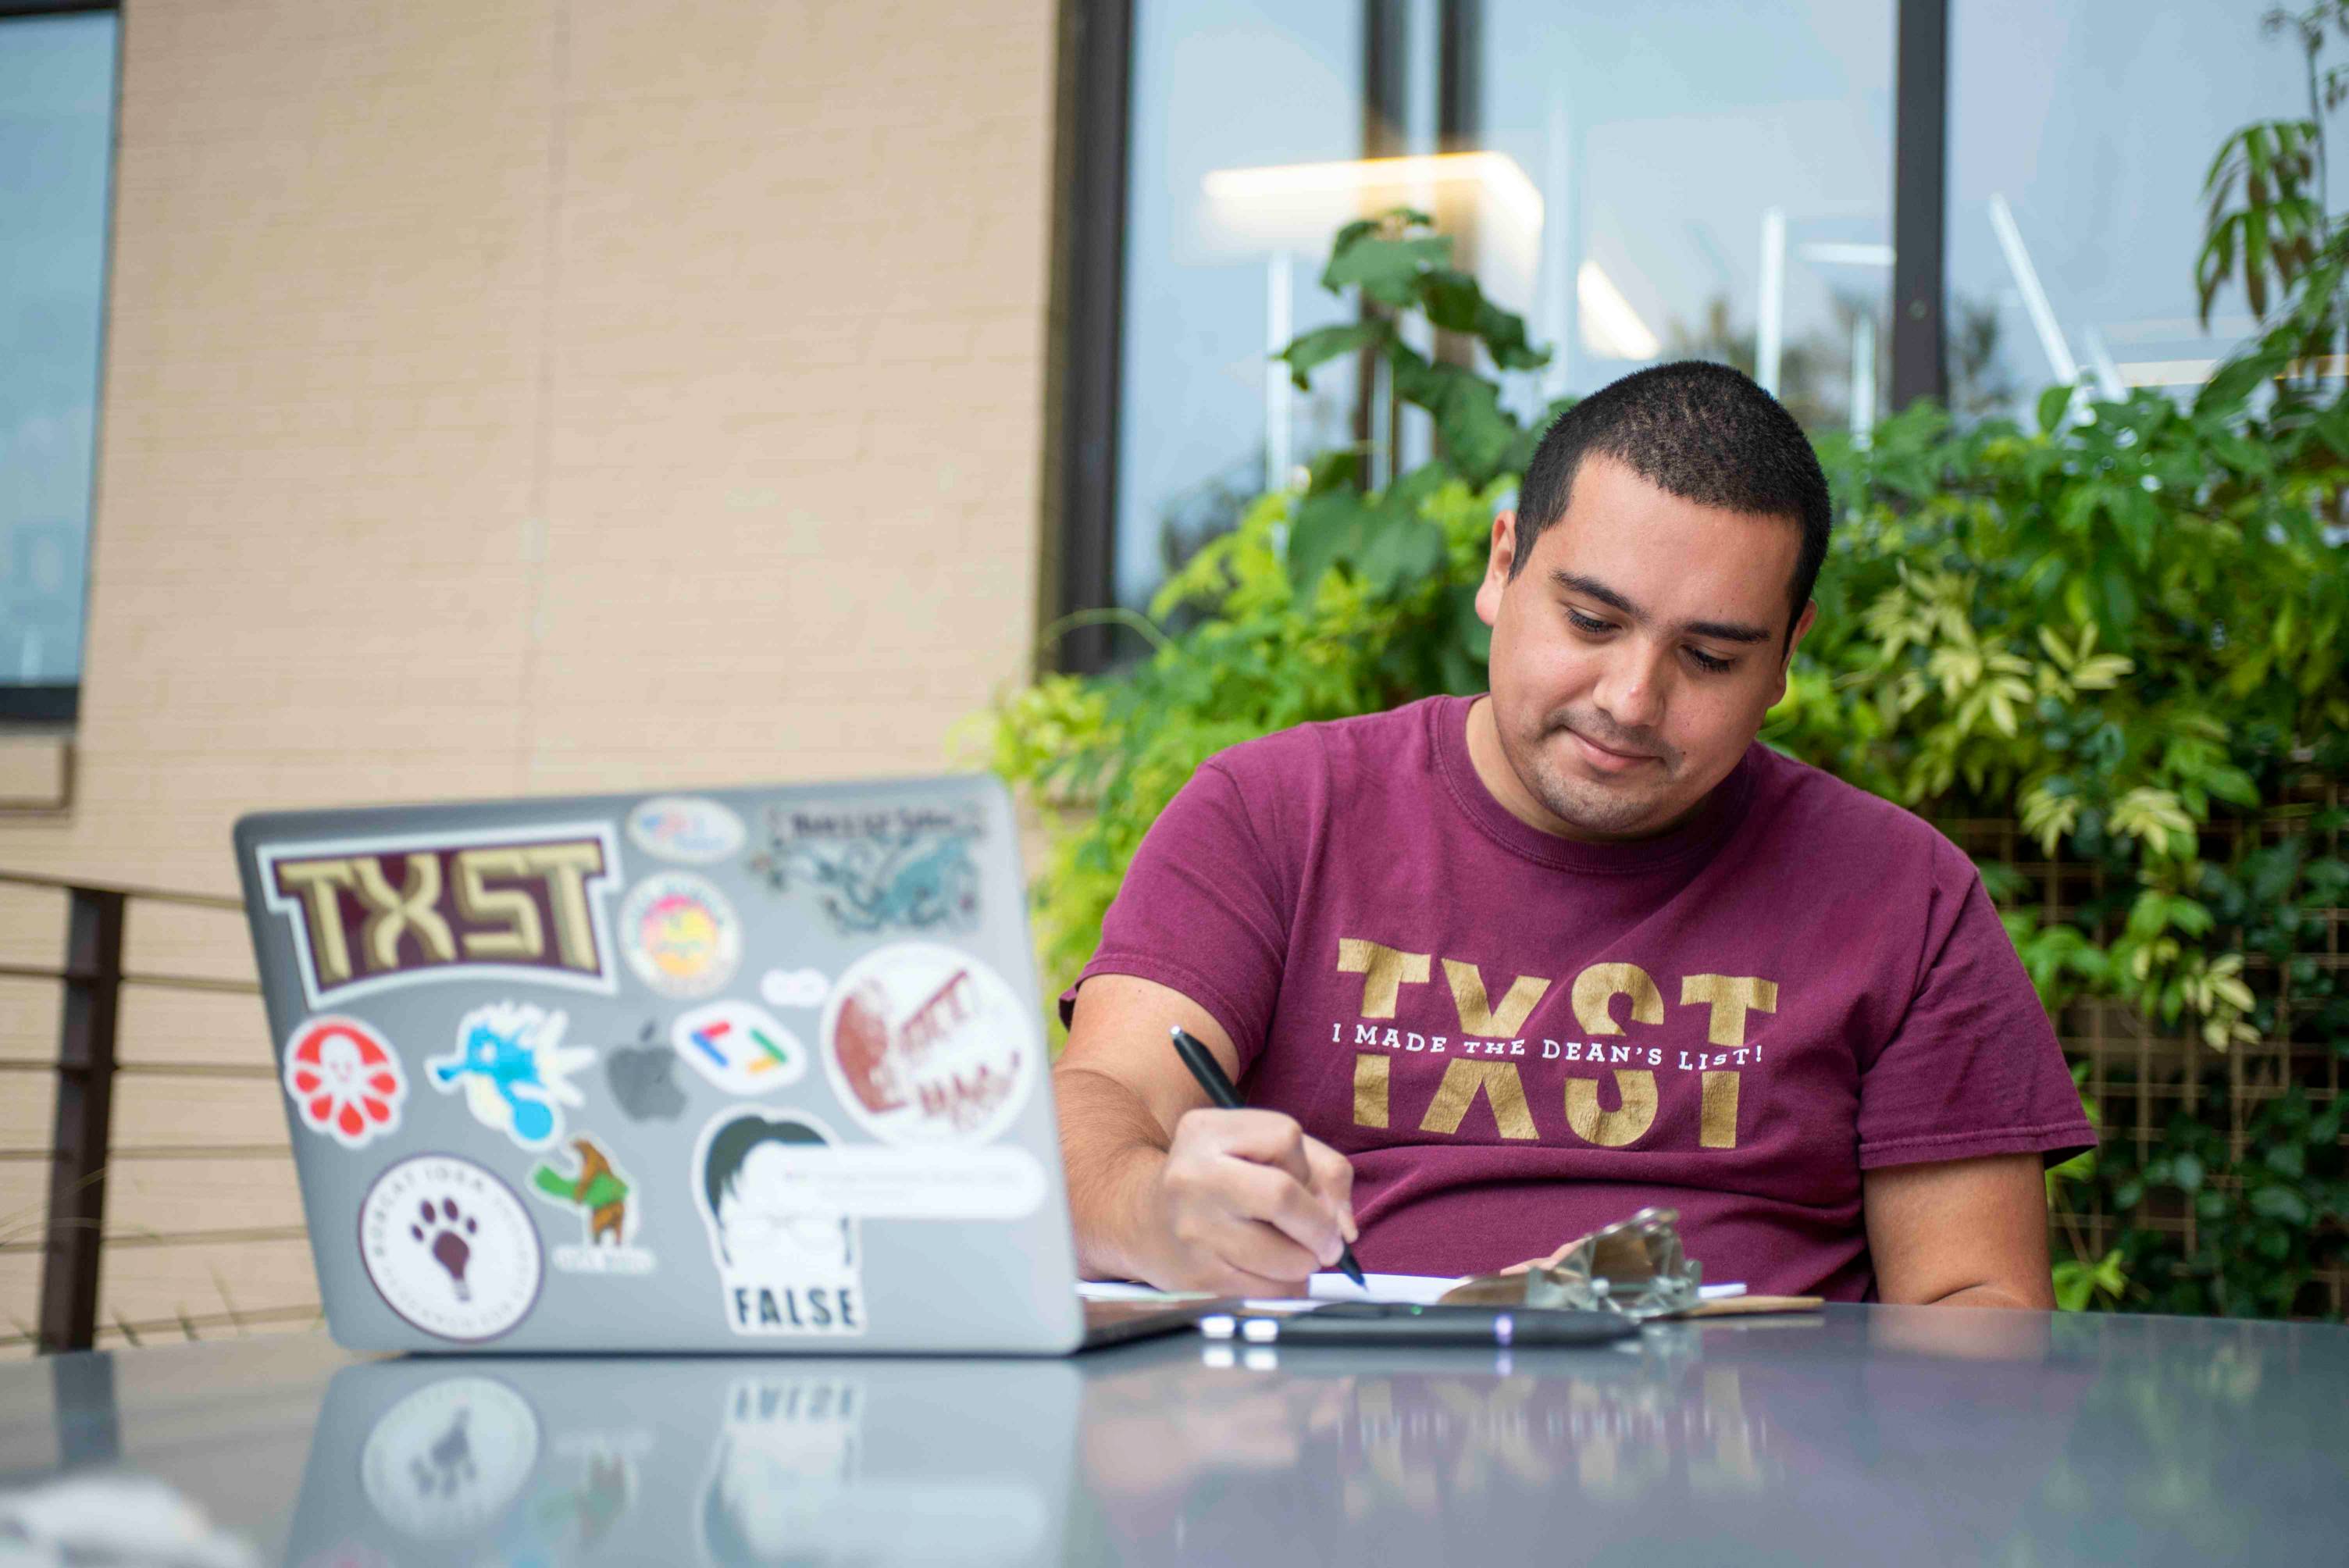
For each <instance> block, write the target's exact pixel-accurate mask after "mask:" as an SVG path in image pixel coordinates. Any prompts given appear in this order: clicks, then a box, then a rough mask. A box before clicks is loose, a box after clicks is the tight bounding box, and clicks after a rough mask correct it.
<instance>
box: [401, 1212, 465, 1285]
mask: <svg viewBox="0 0 2349 1568" xmlns="http://www.w3.org/2000/svg"><path fill="white" fill-rule="evenodd" d="M416 1207H417V1211H418V1215H419V1218H418V1220H417V1222H416V1223H415V1224H412V1225H410V1226H409V1227H408V1233H409V1235H410V1236H412V1237H414V1238H415V1240H416V1242H417V1243H418V1244H419V1245H420V1246H422V1247H423V1248H424V1250H425V1251H427V1252H429V1253H431V1254H432V1261H433V1262H434V1263H436V1264H440V1267H441V1268H442V1270H444V1271H445V1272H446V1273H447V1274H448V1275H449V1284H450V1289H452V1290H454V1291H455V1292H456V1293H457V1299H458V1300H459V1301H471V1300H472V1299H473V1293H472V1292H471V1291H470V1290H468V1289H466V1288H465V1265H466V1264H468V1263H471V1261H472V1257H473V1243H471V1242H469V1241H467V1240H466V1239H465V1238H466V1237H468V1236H471V1235H476V1234H478V1233H480V1231H481V1223H480V1222H478V1221H476V1220H472V1219H470V1218H468V1217H466V1216H465V1215H464V1214H463V1213H461V1212H459V1210H458V1208H457V1200H456V1199H454V1198H443V1199H441V1200H440V1212H439V1213H437V1214H436V1213H434V1212H433V1211H432V1200H431V1199H429V1198H427V1199H425V1200H424V1202H421V1203H419V1204H418V1205H417V1206H416ZM427 1236H429V1237H430V1238H431V1239H430V1240H429V1241H427V1240H426V1239H425V1238H426V1237H427Z"/></svg>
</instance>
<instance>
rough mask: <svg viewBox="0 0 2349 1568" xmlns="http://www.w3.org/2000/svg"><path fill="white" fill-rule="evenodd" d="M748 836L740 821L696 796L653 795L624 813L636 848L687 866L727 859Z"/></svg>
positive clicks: (740, 846) (708, 801)
mask: <svg viewBox="0 0 2349 1568" xmlns="http://www.w3.org/2000/svg"><path fill="white" fill-rule="evenodd" d="M749 836H750V835H749V830H746V829H745V828H744V827H743V826H742V819H741V818H740V817H738V816H736V815H735V814H734V813H733V812H731V811H730V810H727V809H726V808H725V807H723V806H721V805H719V803H718V802H717V801H715V800H708V799H702V798H701V797H700V796H698V795H660V796H656V797H655V798H653V799H650V800H647V801H645V802H644V803H642V804H641V805H639V806H638V807H637V808H636V810H633V811H631V812H629V813H628V837H629V838H630V839H631V840H633V841H635V843H636V848H638V849H640V850H642V851H645V852H646V853H647V854H648V855H658V856H660V857H661V859H663V860H667V861H683V862H684V863H685V864H687V865H689V866H706V865H710V864H713V863H715V862H716V861H723V860H730V859H731V858H732V857H734V856H735V855H737V854H740V852H741V851H742V845H743V843H744V841H746V840H747V839H748V838H749Z"/></svg>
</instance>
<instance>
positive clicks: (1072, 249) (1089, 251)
mask: <svg viewBox="0 0 2349 1568" xmlns="http://www.w3.org/2000/svg"><path fill="white" fill-rule="evenodd" d="M1065 6H1066V8H1065V10H1064V13H1063V26H1062V31H1061V49H1062V51H1063V57H1064V58H1063V69H1064V71H1065V72H1066V73H1067V74H1068V76H1069V77H1070V80H1069V82H1068V85H1067V89H1066V91H1065V93H1064V97H1063V102H1062V107H1061V116H1062V118H1061V145H1060V148H1059V150H1058V153H1057V162H1058V168H1059V173H1060V175H1061V179H1062V180H1063V181H1065V184H1064V186H1063V194H1062V198H1061V212H1060V222H1061V233H1060V234H1059V235H1057V236H1056V244H1055V250H1056V255H1055V260H1054V270H1055V273H1056V277H1055V283H1054V293H1055V294H1056V296H1057V298H1056V302H1055V314H1056V316H1057V318H1058V319H1057V320H1056V321H1055V323H1054V325H1053V337H1054V347H1055V359H1056V361H1057V363H1056V365H1055V366H1054V369H1055V379H1056V380H1057V381H1058V383H1059V385H1058V388H1057V390H1056V392H1055V394H1054V397H1055V399H1056V404H1057V407H1056V410H1055V418H1054V419H1053V420H1052V428H1051V429H1050V432H1048V447H1049V450H1048V453H1047V456H1046V469H1047V471H1048V472H1049V474H1050V485H1051V495H1052V503H1051V504H1052V511H1053V527H1052V534H1053V535H1054V545H1055V546H1056V547H1057V549H1058V552H1059V559H1058V561H1057V562H1054V563H1053V567H1052V569H1048V572H1047V592H1046V593H1044V594H1043V595H1042V597H1043V599H1044V602H1045V603H1049V604H1050V605H1051V606H1052V609H1051V611H1050V614H1052V615H1054V616H1065V615H1070V614H1076V613H1078V612H1081V611H1085V610H1099V609H1102V608H1105V607H1107V606H1109V605H1112V604H1115V603H1117V469H1118V463H1117V457H1118V418H1119V415H1118V391H1119V387H1120V385H1121V380H1122V377H1123V339H1124V335H1125V306H1124V298H1125V197H1126V167H1125V153H1126V119H1127V113H1126V110H1127V101H1128V96H1129V94H1130V92H1131V89H1132V84H1133V0H1065ZM1111 652H1112V650H1111V646H1110V634H1109V628H1108V627H1106V626H1080V627H1078V628H1076V629H1075V630H1073V631H1071V632H1070V633H1069V634H1067V635H1066V636H1064V637H1062V638H1061V642H1060V646H1059V650H1058V655H1059V658H1058V662H1059V665H1060V667H1061V669H1063V670H1067V671H1071V672H1072V673H1077V674H1091V673H1093V672H1096V671H1099V670H1102V669H1106V668H1107V667H1108V666H1109V663H1110V656H1111Z"/></svg>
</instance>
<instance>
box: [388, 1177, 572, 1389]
mask: <svg viewBox="0 0 2349 1568" xmlns="http://www.w3.org/2000/svg"><path fill="white" fill-rule="evenodd" d="M358 1242H359V1257H360V1260H361V1261H362V1262H363V1263H365V1264H367V1280H368V1283H370V1284H373V1285H374V1286H375V1288H376V1294H377V1295H379V1296H381V1297H382V1298H383V1304H384V1305H386V1306H388V1307H389V1308H390V1309H391V1310H392V1311H393V1312H394V1313H396V1314H398V1316H399V1317H400V1319H401V1320H402V1321H403V1322H405V1323H407V1324H408V1325H409V1326H410V1327H412V1328H418V1329H421V1330H422V1331H423V1332H425V1333H426V1334H429V1335H431V1336H434V1337H436V1338H440V1339H452V1340H456V1341H458V1342H460V1343H461V1344H476V1343H479V1342H480V1341H482V1340H485V1339H495V1338H497V1337H498V1336H500V1335H502V1334H504V1333H506V1332H507V1331H508V1330H510V1329H512V1327H513V1326H515V1325H516V1324H519V1323H520V1322H522V1321H523V1319H524V1318H525V1317H528V1316H529V1315H530V1312H531V1308H532V1307H533V1306H535V1305H537V1304H538V1287H539V1282H540V1280H541V1278H542V1277H543V1270H544V1267H545V1259H544V1257H543V1254H542V1253H541V1251H540V1246H539V1240H538V1227H537V1226H536V1225H535V1224H534V1223H533V1222H532V1220H531V1217H530V1215H529V1214H528V1213H526V1212H524V1211H523V1202H522V1197H521V1195H520V1194H519V1193H517V1192H515V1191H514V1190H513V1189H512V1187H509V1186H507V1185H506V1184H505V1182H504V1181H502V1180H501V1179H500V1178H499V1177H498V1176H497V1175H496V1174H495V1173H493V1172H492V1171H489V1170H487V1169H485V1168H484V1167H482V1166H480V1165H476V1164H474V1163H473V1162H472V1161H470V1160H466V1159H462V1158H460V1157H459V1156H457V1155H454V1154H418V1155H413V1156H411V1157H409V1159H406V1160H402V1161H399V1162H398V1163H397V1164H395V1165H393V1166H392V1167H391V1168H390V1169H388V1170H387V1171H384V1173H383V1174H382V1175H380V1176H378V1177H377V1178H376V1181H375V1185H374V1186H372V1187H370V1188H368V1189H367V1197H366V1198H365V1199H364V1200H363V1201H362V1202H360V1204H359V1235H358Z"/></svg>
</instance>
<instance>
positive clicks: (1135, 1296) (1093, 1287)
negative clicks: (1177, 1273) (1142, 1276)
mask: <svg viewBox="0 0 2349 1568" xmlns="http://www.w3.org/2000/svg"><path fill="white" fill-rule="evenodd" d="M1077 1297H1078V1299H1079V1300H1081V1301H1207V1300H1212V1299H1213V1298H1212V1297H1211V1296H1210V1295H1208V1293H1207V1292H1206V1291H1198V1290H1195V1291H1164V1290H1157V1289H1154V1288H1153V1287H1152V1286H1149V1285H1146V1284H1133V1282H1132V1281H1130V1280H1122V1279H1081V1280H1079V1281H1078V1282H1077Z"/></svg>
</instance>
